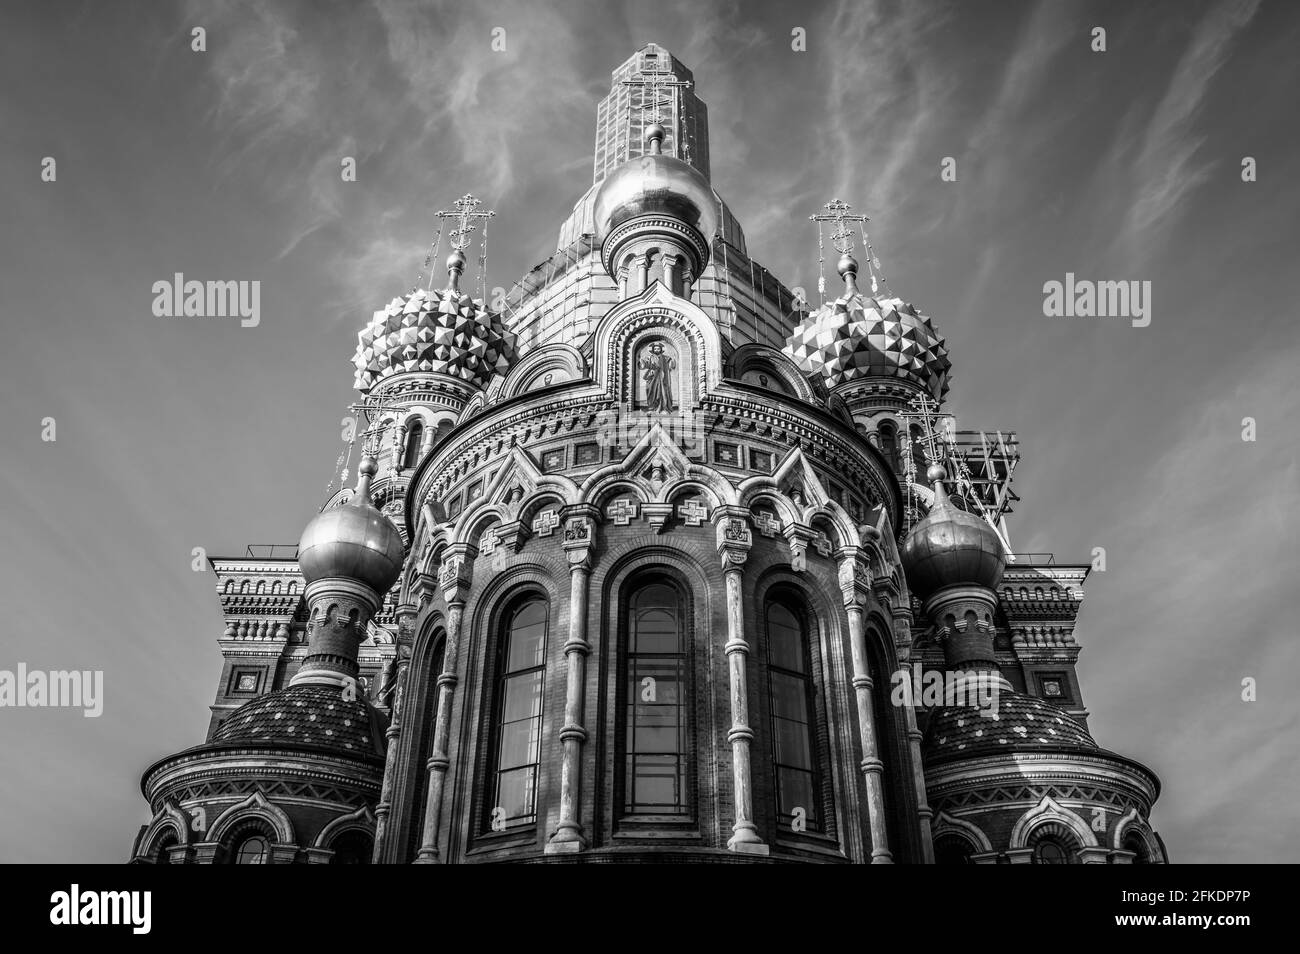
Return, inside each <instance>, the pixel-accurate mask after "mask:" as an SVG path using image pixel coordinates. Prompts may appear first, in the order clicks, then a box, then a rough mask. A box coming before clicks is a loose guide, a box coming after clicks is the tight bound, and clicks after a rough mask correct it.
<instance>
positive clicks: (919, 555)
mask: <svg viewBox="0 0 1300 954" xmlns="http://www.w3.org/2000/svg"><path fill="white" fill-rule="evenodd" d="M927 476H928V477H929V478H930V480H931V482H933V484H934V503H933V504H932V505H931V507H930V512H929V513H927V514H926V515H925V517H923V518H922V519H921V520H920V521H919V522H918V523H917V524H916V526H914V527H913V528H912V532H911V533H909V534H908V535H907V539H906V540H904V541H903V549H902V552H901V553H900V554H899V556H900V558H901V559H902V562H903V570H904V571H905V572H906V573H907V583H908V586H910V587H911V589H912V593H913V594H915V595H916V596H917V597H918V598H919V599H926V598H927V597H928V596H930V595H931V594H932V593H935V592H936V591H938V590H940V589H942V588H943V587H945V586H956V585H967V586H983V587H987V588H988V589H990V590H991V589H993V588H995V587H996V586H997V585H998V582H999V581H1000V580H1001V579H1002V570H1003V567H1004V566H1005V556H1004V555H1003V550H1002V541H1001V540H1000V539H999V538H998V534H997V531H996V530H994V529H993V527H991V526H990V525H989V523H988V521H987V520H984V519H983V518H982V517H979V516H977V515H975V514H973V513H967V512H966V511H965V510H959V509H958V508H957V507H955V506H954V505H953V503H952V501H951V500H949V499H948V491H947V489H946V488H945V487H944V485H943V481H944V478H945V477H947V473H946V472H945V471H944V469H943V467H942V466H941V465H939V464H933V465H931V467H930V469H929V471H928V472H927Z"/></svg>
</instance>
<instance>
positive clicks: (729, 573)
mask: <svg viewBox="0 0 1300 954" xmlns="http://www.w3.org/2000/svg"><path fill="white" fill-rule="evenodd" d="M731 509H732V508H719V517H720V519H719V521H718V550H719V552H720V554H721V556H722V573H723V577H724V579H725V580H726V586H727V642H726V645H725V646H724V647H723V650H724V652H725V653H726V655H727V673H728V677H729V682H730V689H731V693H730V695H731V729H730V730H729V731H728V732H727V741H728V742H730V743H731V772H732V787H733V789H734V798H735V812H736V822H735V824H734V825H732V826H731V831H732V835H731V839H730V840H729V841H728V842H727V847H728V848H729V849H730V850H732V851H735V852H740V853H742V854H750V855H765V854H767V853H768V847H767V845H765V844H764V843H763V839H762V838H760V837H759V834H758V828H757V826H755V824H754V786H753V774H752V772H751V769H750V758H749V755H750V753H749V747H750V743H752V742H753V741H754V730H753V729H751V728H750V727H749V690H748V687H747V685H746V676H745V667H746V663H747V662H748V660H749V643H748V642H746V640H745V605H744V600H743V596H742V588H741V581H742V571H741V567H742V566H743V565H744V563H745V560H746V558H747V557H748V556H749V548H750V545H751V544H752V542H753V537H752V535H751V534H750V532H749V527H748V525H747V523H746V520H745V518H744V517H743V516H739V515H738V514H736V513H732V512H731ZM740 512H741V513H743V511H740Z"/></svg>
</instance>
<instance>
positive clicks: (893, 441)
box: [878, 421, 899, 471]
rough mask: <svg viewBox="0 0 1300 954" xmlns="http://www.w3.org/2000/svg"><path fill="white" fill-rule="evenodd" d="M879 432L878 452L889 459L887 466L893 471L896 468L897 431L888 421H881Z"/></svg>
mask: <svg viewBox="0 0 1300 954" xmlns="http://www.w3.org/2000/svg"><path fill="white" fill-rule="evenodd" d="M878 433H879V434H880V452H881V453H882V454H884V455H885V460H887V461H889V466H890V467H892V468H893V469H894V470H895V471H897V470H898V469H899V468H898V433H897V432H896V431H895V430H894V425H893V423H891V422H890V421H883V422H881V425H880V429H879V432H878Z"/></svg>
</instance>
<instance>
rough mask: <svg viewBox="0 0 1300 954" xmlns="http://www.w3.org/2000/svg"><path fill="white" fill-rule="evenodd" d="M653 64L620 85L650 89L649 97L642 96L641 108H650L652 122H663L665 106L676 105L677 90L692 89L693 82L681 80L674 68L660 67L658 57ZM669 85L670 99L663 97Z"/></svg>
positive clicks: (650, 120)
mask: <svg viewBox="0 0 1300 954" xmlns="http://www.w3.org/2000/svg"><path fill="white" fill-rule="evenodd" d="M654 64H655V65H653V66H645V65H644V64H643V68H642V69H641V70H639V71H638V76H639V77H640V78H638V79H628V80H622V81H621V82H620V84H619V85H621V86H628V87H633V88H637V89H642V90H645V89H649V98H648V100H647V98H646V96H645V95H642V97H641V109H642V110H648V111H649V112H650V115H649V116H648V117H647V119H648V121H649V122H651V123H662V122H663V112H662V110H663V107H665V106H675V105H676V102H677V90H678V89H681V88H685V89H690V88H691V86H692V83H691V82H690V81H689V80H679V79H678V78H677V74H675V73H674V72H673V71H672V70H661V69H659V67H658V59H657V58H656V59H655V60H654ZM664 87H667V88H668V89H669V90H670V91H671V95H670V96H669V98H668V99H663V98H662V96H663V92H662V91H663V89H664ZM676 112H677V110H676V109H675V108H674V110H673V113H674V115H676Z"/></svg>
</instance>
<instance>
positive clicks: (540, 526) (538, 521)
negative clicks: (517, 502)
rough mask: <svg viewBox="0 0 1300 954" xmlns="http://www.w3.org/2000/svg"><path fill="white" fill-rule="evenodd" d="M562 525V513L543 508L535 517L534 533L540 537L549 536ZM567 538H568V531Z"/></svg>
mask: <svg viewBox="0 0 1300 954" xmlns="http://www.w3.org/2000/svg"><path fill="white" fill-rule="evenodd" d="M559 525H560V515H559V514H558V513H557V512H556V511H554V510H543V511H542V512H541V513H539V514H538V515H537V516H536V517H534V518H533V533H534V534H535V535H536V536H539V537H549V536H550V535H551V534H552V533H554V532H555V528H556V527H558V526H559ZM565 539H568V536H567V533H566V535H565Z"/></svg>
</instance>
